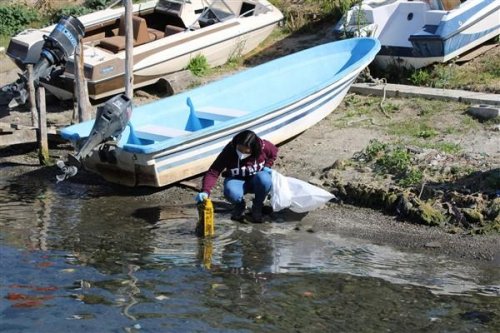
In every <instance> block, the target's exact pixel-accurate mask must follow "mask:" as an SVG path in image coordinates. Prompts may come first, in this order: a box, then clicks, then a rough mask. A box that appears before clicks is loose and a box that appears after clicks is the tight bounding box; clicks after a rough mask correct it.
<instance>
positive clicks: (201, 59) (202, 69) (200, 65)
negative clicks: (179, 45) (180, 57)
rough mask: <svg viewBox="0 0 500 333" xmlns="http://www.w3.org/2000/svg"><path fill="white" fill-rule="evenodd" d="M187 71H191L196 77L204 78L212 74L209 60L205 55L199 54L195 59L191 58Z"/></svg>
mask: <svg viewBox="0 0 500 333" xmlns="http://www.w3.org/2000/svg"><path fill="white" fill-rule="evenodd" d="M187 69H189V70H190V71H191V73H193V74H194V75H196V76H203V75H207V74H209V73H210V66H209V64H208V61H207V58H205V56H204V55H201V54H198V55H197V56H195V57H194V58H191V60H190V61H189V64H188V66H187Z"/></svg>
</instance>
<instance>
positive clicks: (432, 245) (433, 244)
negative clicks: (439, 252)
mask: <svg viewBox="0 0 500 333" xmlns="http://www.w3.org/2000/svg"><path fill="white" fill-rule="evenodd" d="M424 246H425V247H427V248H431V249H438V248H440V247H441V243H439V242H437V241H434V242H429V243H427V244H425V245H424Z"/></svg>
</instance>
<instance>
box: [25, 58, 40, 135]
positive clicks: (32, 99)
mask: <svg viewBox="0 0 500 333" xmlns="http://www.w3.org/2000/svg"><path fill="white" fill-rule="evenodd" d="M27 69H28V94H29V95H28V98H29V102H30V112H31V125H32V126H35V127H36V126H38V110H37V109H36V96H35V82H34V80H33V65H32V64H28V65H27Z"/></svg>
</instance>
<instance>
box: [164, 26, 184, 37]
mask: <svg viewBox="0 0 500 333" xmlns="http://www.w3.org/2000/svg"><path fill="white" fill-rule="evenodd" d="M184 30H186V29H185V28H182V27H178V26H175V25H170V24H167V25H166V26H165V36H170V35H174V34H176V33H179V32H183V31H184Z"/></svg>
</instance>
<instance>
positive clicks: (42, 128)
mask: <svg viewBox="0 0 500 333" xmlns="http://www.w3.org/2000/svg"><path fill="white" fill-rule="evenodd" d="M37 98H38V109H39V111H40V112H39V117H38V119H39V120H38V134H39V142H38V160H39V161H40V164H42V165H48V164H49V163H50V161H49V160H50V159H49V140H48V137H47V110H46V104H45V88H44V87H42V86H40V87H38V89H37Z"/></svg>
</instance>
